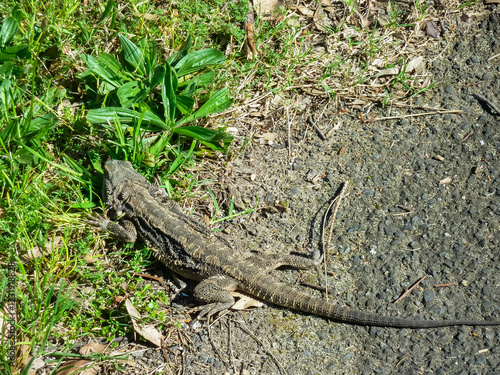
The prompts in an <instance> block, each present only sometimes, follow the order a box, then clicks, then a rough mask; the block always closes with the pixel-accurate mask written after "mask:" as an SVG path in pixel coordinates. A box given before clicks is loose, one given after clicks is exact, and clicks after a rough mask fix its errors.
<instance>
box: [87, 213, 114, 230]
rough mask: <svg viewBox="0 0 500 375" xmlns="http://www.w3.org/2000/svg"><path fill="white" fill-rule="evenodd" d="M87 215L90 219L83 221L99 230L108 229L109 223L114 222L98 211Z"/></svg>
mask: <svg viewBox="0 0 500 375" xmlns="http://www.w3.org/2000/svg"><path fill="white" fill-rule="evenodd" d="M85 216H87V219H89V220H83V221H84V222H85V223H87V224H89V225H92V226H93V227H94V228H96V229H99V230H106V229H107V228H108V226H109V224H111V222H112V221H111V220H109V219H108V218H107V217H106V216H102V215H99V214H97V213H94V214H93V215H90V214H87V213H86V214H85Z"/></svg>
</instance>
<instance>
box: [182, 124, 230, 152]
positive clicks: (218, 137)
mask: <svg viewBox="0 0 500 375" xmlns="http://www.w3.org/2000/svg"><path fill="white" fill-rule="evenodd" d="M172 132H174V133H177V134H180V135H185V136H188V137H190V138H193V139H195V140H197V141H200V142H201V143H203V144H204V145H206V146H208V147H210V148H211V149H213V150H217V151H226V150H227V147H228V146H229V144H230V143H231V141H232V140H233V136H232V135H231V134H229V133H226V132H225V131H222V130H211V129H206V128H202V127H200V126H184V127H182V128H175V129H173V130H172ZM221 143H222V144H221Z"/></svg>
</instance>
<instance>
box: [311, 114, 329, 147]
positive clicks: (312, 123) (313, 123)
mask: <svg viewBox="0 0 500 375" xmlns="http://www.w3.org/2000/svg"><path fill="white" fill-rule="evenodd" d="M306 122H307V123H308V124H309V125H311V126H312V127H313V128H314V129H315V130H316V132H317V133H318V135H319V137H320V138H321V140H323V141H325V140H326V137H325V135H324V134H323V132H322V131H321V129H320V128H318V126H317V125H316V123H315V122H314V121H313V119H312V116H307V119H306Z"/></svg>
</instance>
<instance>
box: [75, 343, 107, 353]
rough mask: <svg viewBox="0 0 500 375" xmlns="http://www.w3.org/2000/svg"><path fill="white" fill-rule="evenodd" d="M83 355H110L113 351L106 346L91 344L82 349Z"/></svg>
mask: <svg viewBox="0 0 500 375" xmlns="http://www.w3.org/2000/svg"><path fill="white" fill-rule="evenodd" d="M79 352H80V354H81V355H89V354H91V353H106V354H108V353H110V352H111V349H109V348H108V347H107V346H106V345H102V344H99V343H97V342H89V343H88V344H87V345H84V346H82V347H81V348H80V351H79Z"/></svg>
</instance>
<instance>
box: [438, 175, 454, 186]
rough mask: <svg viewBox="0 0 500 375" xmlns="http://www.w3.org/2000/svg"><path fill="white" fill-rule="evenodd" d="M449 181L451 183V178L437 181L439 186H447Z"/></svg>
mask: <svg viewBox="0 0 500 375" xmlns="http://www.w3.org/2000/svg"><path fill="white" fill-rule="evenodd" d="M451 181H453V180H452V179H451V177H445V178H443V179H442V180H441V181H439V184H440V185H444V184H449V183H450V182H451Z"/></svg>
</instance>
